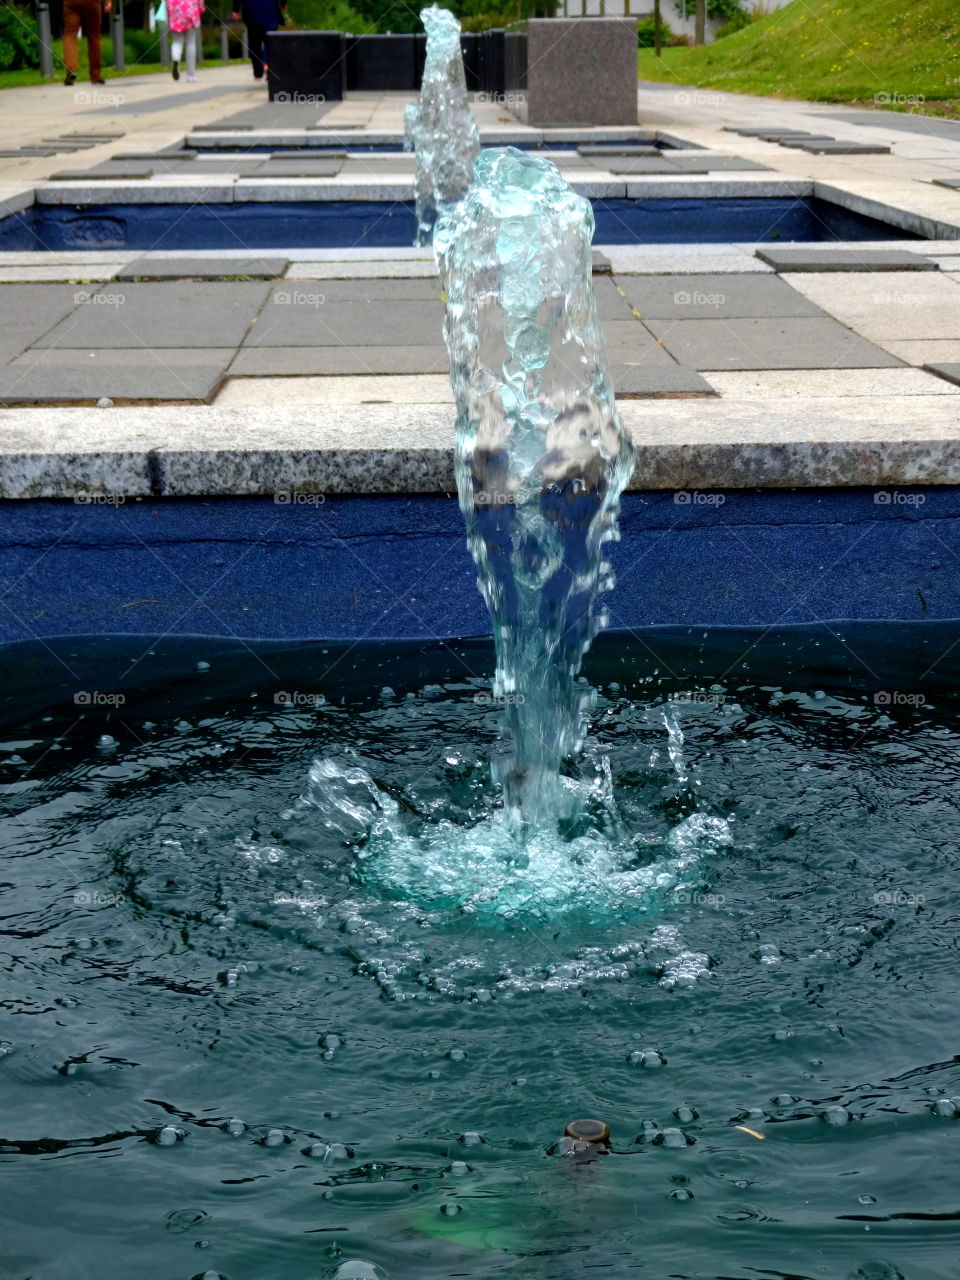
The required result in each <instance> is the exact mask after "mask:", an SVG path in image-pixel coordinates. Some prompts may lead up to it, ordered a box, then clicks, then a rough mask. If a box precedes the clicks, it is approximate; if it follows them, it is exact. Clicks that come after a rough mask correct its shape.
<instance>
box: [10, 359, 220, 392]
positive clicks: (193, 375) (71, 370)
mask: <svg viewBox="0 0 960 1280" xmlns="http://www.w3.org/2000/svg"><path fill="white" fill-rule="evenodd" d="M99 354H100V355H102V356H108V355H109V353H107V352H101V353H99ZM231 354H232V353H231ZM226 363H227V362H226V361H223V362H218V363H216V364H184V363H174V362H173V361H170V362H169V363H158V362H157V361H150V360H148V361H141V362H140V363H139V364H118V363H115V362H112V361H110V360H109V359H107V360H103V361H98V363H97V364H96V366H93V365H92V364H91V365H81V366H77V365H65V364H62V363H59V364H53V365H50V366H49V367H44V368H40V369H35V368H28V367H25V366H23V365H7V366H6V367H5V368H0V404H5V405H16V404H56V403H62V402H65V401H77V400H92V401H94V402H95V401H97V400H99V399H100V398H101V397H103V396H107V397H109V398H110V399H111V400H114V401H116V400H151V401H152V400H165V401H183V400H187V401H201V402H206V401H208V400H210V399H211V397H212V395H213V393H214V391H215V390H216V388H217V386H218V385H219V383H220V381H221V380H222V378H223V373H224V370H225V368H226Z"/></svg>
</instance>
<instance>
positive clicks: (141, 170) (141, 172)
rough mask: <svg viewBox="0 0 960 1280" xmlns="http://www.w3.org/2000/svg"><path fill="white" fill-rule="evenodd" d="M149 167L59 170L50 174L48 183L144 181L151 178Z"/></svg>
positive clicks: (107, 166)
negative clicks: (118, 179)
mask: <svg viewBox="0 0 960 1280" xmlns="http://www.w3.org/2000/svg"><path fill="white" fill-rule="evenodd" d="M153 172H154V171H153V169H152V168H151V167H150V166H149V165H137V164H132V163H131V164H117V165H98V166H97V167H96V168H95V169H61V170H60V171H59V172H58V173H51V175H50V178H49V181H50V182H96V181H98V180H100V179H107V178H124V179H128V178H129V179H133V180H140V181H146V180H148V179H150V178H152V177H153Z"/></svg>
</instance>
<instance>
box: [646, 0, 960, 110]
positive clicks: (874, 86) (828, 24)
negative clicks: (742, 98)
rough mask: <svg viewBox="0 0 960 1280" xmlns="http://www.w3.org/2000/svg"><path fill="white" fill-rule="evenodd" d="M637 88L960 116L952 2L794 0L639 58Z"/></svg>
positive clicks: (959, 8) (957, 34)
mask: <svg viewBox="0 0 960 1280" xmlns="http://www.w3.org/2000/svg"><path fill="white" fill-rule="evenodd" d="M639 74H640V78H641V80H660V81H669V82H673V83H676V84H684V85H696V86H697V87H700V88H709V89H723V90H725V91H729V92H733V93H754V94H760V95H763V96H766V97H779V98H807V99H810V100H812V101H821V102H860V103H868V104H874V103H875V104H876V105H877V106H882V107H896V108H898V109H900V110H917V111H921V112H925V113H928V114H929V113H930V112H931V110H932V111H933V112H935V113H936V114H942V115H954V114H960V3H958V0H793V3H792V4H788V5H786V6H785V7H784V8H783V9H778V10H776V11H775V12H773V13H770V14H768V15H767V16H766V17H765V18H761V19H760V20H759V21H758V22H754V23H752V24H751V25H750V26H749V27H746V28H744V30H742V31H738V32H737V33H736V34H735V35H730V36H724V37H723V38H722V39H721V40H718V41H716V42H715V43H714V44H711V45H706V46H704V47H703V48H700V49H691V48H681V47H677V48H668V49H664V51H663V57H662V58H659V59H658V58H656V57H654V54H653V50H652V49H641V50H640V51H639Z"/></svg>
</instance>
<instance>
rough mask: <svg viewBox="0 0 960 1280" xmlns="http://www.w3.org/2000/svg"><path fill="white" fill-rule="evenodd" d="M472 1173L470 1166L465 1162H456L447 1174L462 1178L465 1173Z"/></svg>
mask: <svg viewBox="0 0 960 1280" xmlns="http://www.w3.org/2000/svg"><path fill="white" fill-rule="evenodd" d="M469 1172H470V1166H469V1165H468V1164H467V1162H466V1161H465V1160H454V1162H453V1164H451V1165H450V1167H449V1168H448V1169H447V1173H452V1174H453V1176H454V1177H455V1178H462V1177H463V1175H464V1174H465V1173H469Z"/></svg>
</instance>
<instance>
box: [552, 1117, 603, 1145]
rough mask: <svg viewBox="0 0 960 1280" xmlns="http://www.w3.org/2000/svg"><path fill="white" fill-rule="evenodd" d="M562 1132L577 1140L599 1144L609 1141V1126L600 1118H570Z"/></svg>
mask: <svg viewBox="0 0 960 1280" xmlns="http://www.w3.org/2000/svg"><path fill="white" fill-rule="evenodd" d="M563 1132H564V1133H565V1134H566V1136H567V1137H568V1138H575V1139H576V1140H577V1141H579V1142H589V1143H596V1144H599V1143H606V1142H609V1141H610V1126H609V1125H608V1124H605V1123H604V1122H603V1121H602V1120H571V1121H570V1123H569V1124H568V1125H567V1127H566V1128H565V1129H564V1131H563Z"/></svg>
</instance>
